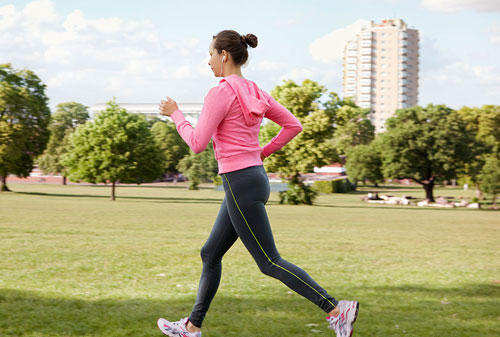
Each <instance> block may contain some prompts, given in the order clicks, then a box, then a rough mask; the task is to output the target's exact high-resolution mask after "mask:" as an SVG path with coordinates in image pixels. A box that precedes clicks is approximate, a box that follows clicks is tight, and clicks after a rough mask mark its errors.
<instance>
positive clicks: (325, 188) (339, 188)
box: [313, 178, 355, 193]
mask: <svg viewBox="0 0 500 337" xmlns="http://www.w3.org/2000/svg"><path fill="white" fill-rule="evenodd" d="M313 189H314V190H315V191H317V192H321V193H348V192H350V191H354V190H355V187H354V186H353V185H352V184H351V183H350V181H349V180H348V179H345V178H341V179H334V180H318V181H315V182H314V183H313Z"/></svg>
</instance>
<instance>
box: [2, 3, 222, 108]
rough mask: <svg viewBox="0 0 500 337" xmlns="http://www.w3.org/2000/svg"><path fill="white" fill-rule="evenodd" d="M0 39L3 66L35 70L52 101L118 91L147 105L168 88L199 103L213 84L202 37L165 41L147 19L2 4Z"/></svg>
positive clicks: (89, 99) (95, 98)
mask: <svg viewBox="0 0 500 337" xmlns="http://www.w3.org/2000/svg"><path fill="white" fill-rule="evenodd" d="M0 41H2V42H1V43H0V63H12V64H13V66H14V67H15V68H28V69H31V70H33V71H35V73H36V74H37V75H38V76H40V77H41V79H42V81H43V82H44V83H46V84H47V85H48V87H47V94H48V96H49V97H50V98H51V102H50V103H51V106H55V105H56V104H58V103H60V102H64V101H78V102H81V103H83V104H86V105H92V104H94V103H99V102H104V101H107V100H109V99H110V98H111V97H114V96H116V97H117V100H118V101H120V100H122V101H127V102H134V101H136V102H148V101H156V100H159V99H160V98H161V97H163V96H164V95H165V94H166V93H168V94H169V95H171V96H172V97H176V95H179V97H177V98H178V101H180V102H182V101H185V100H186V99H187V100H190V101H192V100H197V101H201V100H202V98H203V91H204V90H207V89H208V88H209V87H210V86H211V85H213V83H211V82H212V81H211V79H212V78H213V74H212V73H211V71H210V68H209V66H208V65H207V57H206V55H207V49H208V47H207V48H201V47H200V41H199V40H198V39H194V38H191V39H185V40H182V41H168V40H166V39H165V38H164V37H162V36H161V35H160V34H159V32H158V29H157V28H156V27H155V26H154V25H153V24H152V23H151V22H150V21H140V22H139V21H132V20H124V19H121V18H114V17H104V18H98V19H89V18H87V17H86V16H85V14H84V13H83V12H82V11H80V10H74V11H73V12H71V13H69V14H68V15H66V16H63V15H58V13H57V11H56V9H55V7H54V3H53V2H52V1H50V0H40V1H32V2H30V3H29V4H28V5H26V6H25V7H24V8H19V7H17V8H16V6H14V5H7V6H3V7H0ZM207 46H208V43H207ZM202 64H203V66H202ZM193 65H195V66H193ZM195 76H196V77H197V81H193V80H192V78H193V77H195ZM203 81H206V83H205V84H206V85H200V82H203ZM193 97H199V98H198V99H196V98H194V99H193Z"/></svg>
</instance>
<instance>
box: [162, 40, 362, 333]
mask: <svg viewBox="0 0 500 337" xmlns="http://www.w3.org/2000/svg"><path fill="white" fill-rule="evenodd" d="M248 46H250V47H252V48H255V47H257V37H256V36H255V35H253V34H247V35H240V34H239V33H237V32H235V31H232V30H224V31H221V32H220V33H218V34H217V35H216V36H214V37H213V40H212V42H211V44H210V48H209V52H210V60H209V62H208V65H209V66H210V67H211V68H212V71H213V73H214V75H215V76H216V77H222V80H221V81H220V82H219V85H218V86H216V87H214V88H212V89H211V90H210V91H209V92H208V94H207V96H206V97H205V102H204V104H203V109H202V111H201V114H200V118H199V120H198V123H197V125H196V128H193V127H192V126H191V124H189V122H187V121H186V119H185V118H184V116H183V114H182V112H181V111H180V110H179V108H178V107H177V103H176V102H175V101H174V100H172V99H171V98H169V97H167V99H166V101H162V102H161V103H160V114H162V115H164V116H170V117H171V118H172V119H173V121H174V122H175V124H176V127H177V131H178V132H179V134H180V135H181V137H182V138H183V139H184V141H185V142H186V143H187V144H188V145H189V147H190V148H191V149H192V150H193V151H194V152H196V153H199V152H201V151H203V150H204V149H205V148H206V147H207V145H208V143H209V141H210V139H211V138H212V139H213V147H214V153H215V158H216V159H217V161H218V165H219V174H220V175H221V178H222V183H223V186H224V191H225V198H224V201H223V202H222V205H221V207H220V210H219V214H218V215H217V218H216V220H215V224H214V227H213V229H212V232H211V233H210V236H209V237H208V240H207V242H206V243H205V245H204V246H203V248H202V249H201V258H202V261H203V270H202V273H201V279H200V284H199V288H198V294H197V297H196V303H195V305H194V307H193V310H192V312H191V315H190V316H189V317H186V318H184V319H181V320H180V321H177V322H169V321H167V320H165V319H163V318H160V319H159V320H158V326H159V328H160V329H161V331H162V332H163V333H164V334H165V335H168V336H171V337H201V325H202V323H203V319H204V318H205V315H206V313H207V311H208V308H209V306H210V303H211V302H212V299H213V298H214V296H215V293H216V292H217V288H218V286H219V282H220V278H221V268H222V265H221V261H222V257H223V256H224V254H225V253H226V252H227V251H228V249H229V248H231V246H232V245H233V244H234V242H235V241H236V240H237V239H238V238H240V239H241V241H242V242H243V244H244V245H245V247H246V248H247V249H248V251H249V252H250V254H251V255H252V257H253V258H254V259H255V262H256V263H257V265H258V266H259V268H260V270H261V271H262V272H263V273H264V274H266V275H269V276H272V277H274V278H276V279H278V280H280V281H281V282H283V283H284V284H285V285H287V286H288V287H289V288H290V289H292V290H294V291H295V292H297V293H299V294H300V295H302V296H304V297H305V298H307V299H308V300H310V301H311V302H313V303H314V304H316V305H317V306H318V307H319V308H320V309H322V310H323V311H325V312H326V313H328V316H327V320H328V323H329V326H330V328H332V329H333V330H335V332H336V334H337V336H351V335H352V329H353V323H354V322H355V321H356V317H357V315H358V308H359V304H358V302H357V301H337V300H335V299H334V298H333V297H332V296H330V295H329V294H328V293H327V292H326V291H325V290H324V289H323V288H322V287H321V286H320V285H319V284H317V283H316V282H315V281H314V280H313V279H312V278H311V277H310V276H309V275H308V274H307V273H306V272H305V271H303V270H302V269H300V268H299V267H297V266H295V265H293V264H292V263H290V262H288V261H286V260H284V259H282V258H281V256H280V254H279V253H278V250H277V249H276V246H275V243H274V238H273V234H272V232H271V227H270V224H269V219H268V217H267V213H266V209H265V206H264V205H265V204H266V202H267V200H268V198H269V192H270V191H269V180H268V178H267V174H266V172H265V170H264V167H263V165H262V161H263V160H264V159H265V158H266V157H268V156H270V155H271V154H272V153H273V152H275V151H277V150H279V149H280V148H282V147H283V146H285V145H286V144H287V143H288V142H289V141H290V140H292V139H293V138H294V137H295V136H296V135H297V134H298V133H299V132H300V131H302V125H301V124H300V122H299V121H298V120H297V118H295V116H293V115H292V114H291V113H290V112H289V111H288V110H287V109H285V108H284V107H283V106H282V105H280V104H279V103H278V102H277V101H276V100H274V99H273V98H272V97H271V96H270V95H269V94H268V93H266V92H264V91H263V90H261V89H260V88H259V87H258V86H257V85H256V84H255V83H254V82H252V81H250V80H247V79H245V78H244V77H243V75H242V74H241V66H242V65H243V64H244V63H245V62H246V61H247V58H248V51H247V48H248ZM264 117H266V118H269V119H271V120H272V121H274V122H276V123H278V124H279V125H281V126H282V129H281V131H280V132H279V134H278V135H277V136H276V137H274V138H273V139H272V140H271V141H270V142H269V143H268V144H267V145H266V146H264V147H263V148H261V147H260V146H259V139H258V134H259V129H260V124H261V122H262V119H263V118H264ZM325 249H326V250H329V249H332V247H325Z"/></svg>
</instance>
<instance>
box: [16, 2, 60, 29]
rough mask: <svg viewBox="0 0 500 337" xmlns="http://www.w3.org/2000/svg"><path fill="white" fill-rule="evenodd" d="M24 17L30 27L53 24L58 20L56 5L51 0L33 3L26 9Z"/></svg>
mask: <svg viewBox="0 0 500 337" xmlns="http://www.w3.org/2000/svg"><path fill="white" fill-rule="evenodd" d="M23 16H24V18H25V19H26V21H25V23H27V24H28V25H40V24H43V23H53V22H55V21H56V19H57V14H56V10H55V8H54V4H53V3H52V1H50V0H39V1H33V2H30V3H29V4H27V5H26V7H24V10H23Z"/></svg>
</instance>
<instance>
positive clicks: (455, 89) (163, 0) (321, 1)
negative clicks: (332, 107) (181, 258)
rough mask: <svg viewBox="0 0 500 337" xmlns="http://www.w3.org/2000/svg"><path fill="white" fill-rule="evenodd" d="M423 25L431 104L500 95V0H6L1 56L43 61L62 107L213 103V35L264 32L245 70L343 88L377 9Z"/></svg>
mask: <svg viewBox="0 0 500 337" xmlns="http://www.w3.org/2000/svg"><path fill="white" fill-rule="evenodd" d="M390 18H401V19H403V20H404V21H405V22H406V23H407V24H408V25H409V26H410V27H411V28H415V29H418V30H419V32H420V74H419V105H423V106H425V105H427V104H429V103H433V104H446V105H448V106H450V107H452V108H455V109H458V108H460V107H462V106H464V105H465V106H471V107H472V106H482V105H484V104H500V0H476V1H472V0H406V1H403V0H351V1H337V0H307V1H306V0H303V1H298V0H266V1H263V0H253V1H239V0H232V1H194V0H183V1H179V0H176V1H171V0H156V1H155V0H141V1H128V0H121V1H116V0H115V1H110V0H85V1H82V0H79V1H76V0H35V1H33V0H31V1H30V0H16V1H8V0H0V64H2V63H11V64H12V66H13V67H14V68H16V69H23V68H27V69H30V70H32V71H34V72H35V73H36V74H37V75H38V76H39V77H40V78H41V79H42V81H43V82H44V83H45V84H46V85H47V90H46V93H47V96H48V97H49V99H50V106H51V108H52V109H53V108H54V107H55V106H56V105H57V104H59V103H62V102H68V101H76V102H79V103H82V104H85V105H87V106H92V105H93V104H96V103H104V102H107V101H109V100H110V99H112V98H113V97H116V100H117V102H120V103H157V102H159V101H160V100H161V99H163V98H164V97H165V96H169V97H172V98H173V99H175V100H176V101H177V102H179V103H202V102H203V99H204V97H205V95H206V93H207V92H208V90H209V89H210V88H211V87H214V86H216V85H217V84H218V82H219V80H220V79H218V78H215V77H214V76H213V73H212V71H211V70H210V67H209V66H208V64H207V62H208V58H209V54H208V46H209V44H210V42H211V40H212V36H213V35H215V34H217V32H219V31H221V30H224V29H234V30H236V31H238V32H239V33H241V34H247V33H253V34H255V35H256V36H257V37H258V39H259V44H258V46H257V47H256V48H255V49H251V48H250V49H249V62H248V64H247V65H246V66H245V67H244V68H243V75H244V76H245V77H246V78H248V79H250V80H252V81H254V82H256V83H257V84H258V85H259V86H260V87H261V88H262V89H264V90H266V91H271V90H272V89H273V88H274V87H275V86H276V85H280V84H282V83H283V81H284V80H288V79H291V80H294V81H296V82H297V83H301V82H302V81H303V80H304V79H312V80H314V81H316V82H318V83H319V84H321V85H323V86H325V88H326V89H327V90H328V91H335V92H337V93H339V95H341V93H342V52H343V48H344V44H345V42H346V41H347V40H348V39H350V38H352V37H354V35H355V33H356V31H358V30H359V28H360V27H362V26H363V25H365V24H366V23H367V22H369V21H370V20H373V21H375V22H380V21H381V20H382V19H390Z"/></svg>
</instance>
